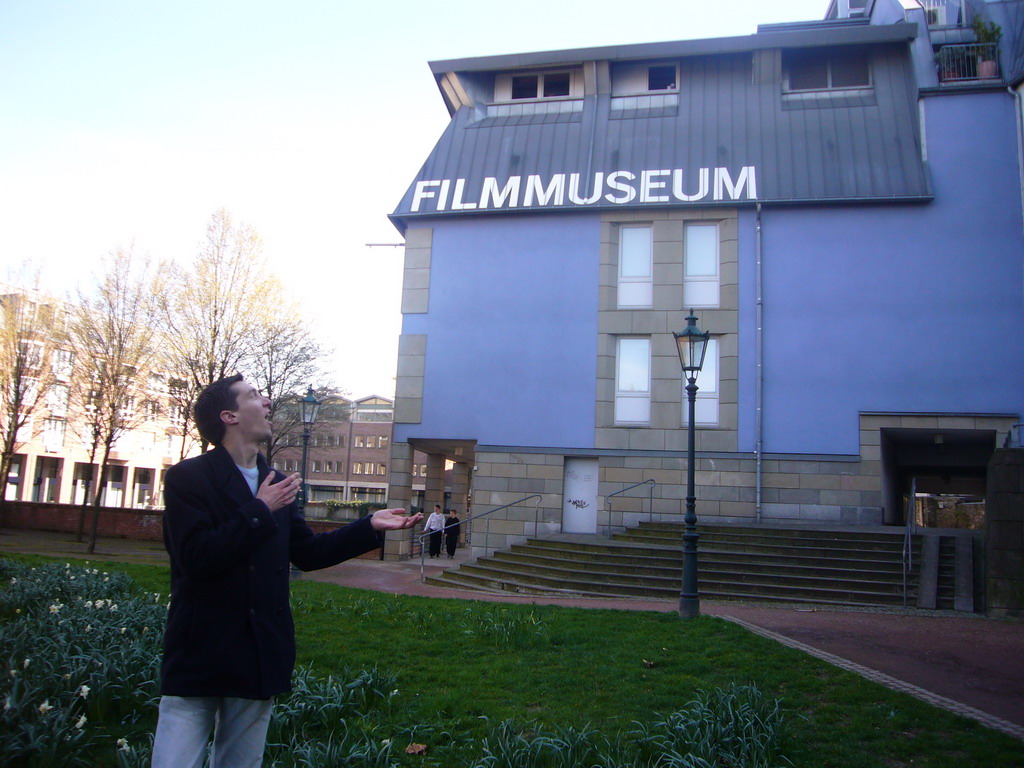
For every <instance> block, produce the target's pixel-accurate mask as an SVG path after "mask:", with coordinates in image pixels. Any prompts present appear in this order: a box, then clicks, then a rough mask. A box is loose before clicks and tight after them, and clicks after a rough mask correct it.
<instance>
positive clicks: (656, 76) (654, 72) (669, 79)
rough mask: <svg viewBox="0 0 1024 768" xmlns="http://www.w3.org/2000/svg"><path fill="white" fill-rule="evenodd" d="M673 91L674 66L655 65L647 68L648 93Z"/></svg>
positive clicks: (674, 84) (674, 79)
mask: <svg viewBox="0 0 1024 768" xmlns="http://www.w3.org/2000/svg"><path fill="white" fill-rule="evenodd" d="M675 89H676V65H675V64H655V65H653V66H651V67H648V68H647V90H648V91H674V90H675Z"/></svg>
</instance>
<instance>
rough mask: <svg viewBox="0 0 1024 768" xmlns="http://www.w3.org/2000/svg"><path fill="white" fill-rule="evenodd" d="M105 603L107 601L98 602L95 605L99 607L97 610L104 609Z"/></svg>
mask: <svg viewBox="0 0 1024 768" xmlns="http://www.w3.org/2000/svg"><path fill="white" fill-rule="evenodd" d="M105 602H106V600H97V601H96V603H95V605H96V607H97V608H102V607H103V604H104V603H105Z"/></svg>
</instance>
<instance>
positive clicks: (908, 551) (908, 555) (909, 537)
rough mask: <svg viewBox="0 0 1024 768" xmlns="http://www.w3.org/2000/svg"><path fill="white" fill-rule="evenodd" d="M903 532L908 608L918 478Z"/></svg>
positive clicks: (914, 480) (914, 479)
mask: <svg viewBox="0 0 1024 768" xmlns="http://www.w3.org/2000/svg"><path fill="white" fill-rule="evenodd" d="M907 507H908V509H907V523H906V527H905V529H904V531H903V607H904V608H906V607H907V600H908V597H907V592H908V582H909V580H910V573H911V571H913V570H914V534H915V533H916V532H917V478H916V477H915V478H913V479H912V480H911V481H910V503H909V504H908V505H907Z"/></svg>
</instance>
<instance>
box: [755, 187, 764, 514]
mask: <svg viewBox="0 0 1024 768" xmlns="http://www.w3.org/2000/svg"><path fill="white" fill-rule="evenodd" d="M754 252H755V259H756V264H757V266H756V278H755V287H754V290H755V292H756V308H755V324H756V326H757V328H756V330H755V347H756V350H757V351H756V361H757V373H756V375H755V380H756V384H755V389H756V394H755V396H754V456H755V458H756V461H757V499H756V502H755V506H754V512H755V519H756V521H757V522H759V523H760V522H761V488H762V456H761V449H762V432H763V431H764V425H763V421H762V418H761V410H762V408H763V405H764V403H763V389H764V367H763V360H762V357H763V349H762V345H763V339H764V336H763V331H762V326H763V324H764V318H763V314H762V309H763V305H764V296H763V295H762V286H761V203H760V202H759V203H758V204H757V223H756V225H755V228H754Z"/></svg>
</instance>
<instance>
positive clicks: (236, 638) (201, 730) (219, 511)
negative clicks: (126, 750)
mask: <svg viewBox="0 0 1024 768" xmlns="http://www.w3.org/2000/svg"><path fill="white" fill-rule="evenodd" d="M269 414H270V401H269V400H268V399H267V398H265V397H263V396H262V395H261V394H260V393H259V392H258V391H257V390H256V388H255V387H253V386H252V385H251V384H249V383H248V382H246V381H243V379H242V377H241V376H232V377H229V378H226V379H221V380H220V381H217V382H215V383H214V384H211V385H210V386H209V387H207V388H206V389H205V390H203V392H202V393H200V395H199V397H198V398H197V399H196V404H195V419H196V426H197V427H198V429H199V432H200V434H201V435H202V436H203V437H204V438H205V439H206V440H208V441H209V442H210V443H211V444H213V445H214V446H216V447H215V448H214V449H213V450H212V451H209V452H208V453H204V454H202V455H201V456H196V457H194V458H190V459H186V460H185V461H182V462H180V463H179V464H177V465H175V466H174V467H172V468H171V469H170V470H168V472H167V476H166V478H165V481H164V497H165V509H166V511H165V513H164V543H165V546H166V547H167V552H168V553H169V554H170V558H171V594H172V597H171V607H170V611H169V613H168V616H167V628H166V630H165V633H164V656H163V664H162V668H161V686H160V693H161V700H160V718H159V721H158V724H157V731H156V738H155V741H154V745H153V766H154V768H165V767H166V768H172V767H173V768H191V766H196V768H201V766H202V765H203V761H204V758H205V754H206V749H207V745H208V741H209V738H210V732H211V731H213V749H212V751H211V757H210V760H211V768H236V767H240V766H246V767H248V766H252V768H256V767H257V766H259V765H260V764H261V762H262V758H263V750H264V745H265V741H266V733H267V726H268V725H269V722H270V711H271V706H272V704H273V697H274V696H276V695H277V694H279V693H284V692H286V691H288V690H289V689H290V685H291V674H292V669H293V668H294V665H295V630H294V626H293V624H292V616H291V608H290V606H289V601H288V579H289V562H291V563H294V564H295V565H296V566H297V567H298V568H300V569H301V570H304V571H309V570H314V569H317V568H326V567H328V566H331V565H334V564H335V563H339V562H341V561H343V560H347V559H349V558H352V557H356V556H358V555H360V554H362V553H364V552H367V551H369V550H371V549H375V548H377V547H379V546H381V544H382V541H383V534H382V532H383V531H386V530H398V529H402V528H409V527H411V526H413V525H415V524H416V523H417V522H418V521H419V519H420V517H421V516H420V515H418V514H417V515H412V516H406V515H405V511H404V510H401V509H382V510H378V511H377V512H375V513H373V515H370V516H367V517H364V518H362V519H361V520H357V521H356V522H354V523H351V524H350V525H347V526H345V527H344V528H341V529H338V530H336V531H331V532H329V533H323V534H314V533H313V532H312V531H311V530H310V528H309V526H307V525H306V523H305V521H304V520H303V518H302V514H301V513H300V512H299V510H298V507H297V506H296V504H295V499H296V497H297V495H298V492H299V487H300V483H301V478H300V477H299V475H298V474H297V473H296V474H293V475H291V476H287V477H286V476H285V475H283V474H281V473H280V472H276V471H275V470H273V469H271V468H270V467H269V466H268V465H267V462H266V460H265V459H264V458H263V456H262V455H260V453H259V444H260V443H261V442H262V441H264V440H266V439H267V438H269V437H270V434H271V425H270V420H269Z"/></svg>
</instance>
